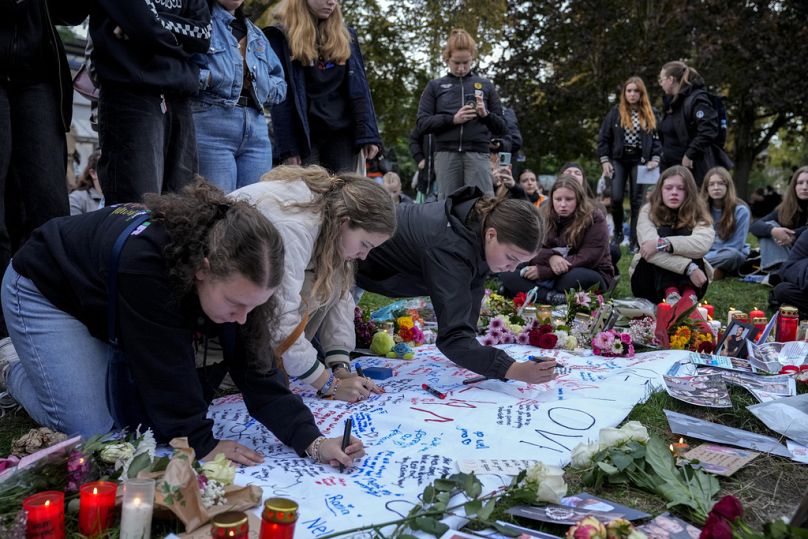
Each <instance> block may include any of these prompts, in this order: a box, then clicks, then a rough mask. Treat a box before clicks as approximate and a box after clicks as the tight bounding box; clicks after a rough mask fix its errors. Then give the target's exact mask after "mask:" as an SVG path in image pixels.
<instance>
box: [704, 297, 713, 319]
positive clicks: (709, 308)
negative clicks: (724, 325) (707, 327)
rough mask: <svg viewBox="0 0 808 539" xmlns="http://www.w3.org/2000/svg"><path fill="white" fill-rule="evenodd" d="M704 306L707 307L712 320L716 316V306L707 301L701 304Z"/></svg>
mask: <svg viewBox="0 0 808 539" xmlns="http://www.w3.org/2000/svg"><path fill="white" fill-rule="evenodd" d="M701 306H702V307H704V308H705V309H707V316H709V317H710V318H709V320H712V319H713V318H714V317H715V307H713V306H712V305H710V304H709V303H707V302H706V301H705V302H704V303H702V304H701Z"/></svg>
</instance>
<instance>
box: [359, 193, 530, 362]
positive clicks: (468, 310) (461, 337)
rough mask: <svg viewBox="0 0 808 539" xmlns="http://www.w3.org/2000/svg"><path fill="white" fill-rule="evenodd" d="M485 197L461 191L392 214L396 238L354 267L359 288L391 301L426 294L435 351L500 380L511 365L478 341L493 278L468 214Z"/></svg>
mask: <svg viewBox="0 0 808 539" xmlns="http://www.w3.org/2000/svg"><path fill="white" fill-rule="evenodd" d="M481 196H482V192H481V191H480V190H479V189H478V188H477V187H470V186H467V187H463V188H462V189H459V190H458V191H455V192H454V193H452V194H451V195H450V196H449V197H448V198H447V199H446V201H445V202H431V203H428V204H404V205H399V206H397V208H396V221H397V227H396V233H395V234H394V235H393V237H392V238H390V239H389V240H388V241H386V242H384V243H383V244H381V245H380V246H379V247H376V248H375V249H373V250H372V251H371V252H370V254H369V255H368V258H367V259H366V260H364V261H362V262H361V263H360V264H359V272H358V275H357V283H358V284H359V286H361V287H362V288H364V289H365V290H368V291H370V292H375V293H377V294H383V295H386V296H391V297H410V296H424V295H428V296H430V297H431V298H432V306H433V307H434V309H435V314H436V316H437V318H438V339H437V345H438V349H440V351H441V352H443V353H444V354H445V355H446V357H448V358H449V359H450V360H452V361H454V362H455V363H457V364H458V365H460V366H461V367H465V368H466V369H469V370H471V371H474V372H476V373H478V374H483V375H485V376H487V377H489V378H504V377H505V372H506V371H507V370H508V368H510V366H511V365H512V364H513V362H514V360H513V359H512V358H511V357H510V356H509V355H508V354H506V353H505V352H503V351H502V350H499V349H497V348H494V347H491V346H483V345H481V344H480V343H479V342H478V341H477V320H478V319H479V317H480V305H481V302H482V299H483V295H484V293H485V277H486V276H487V275H488V273H489V272H490V269H489V268H488V264H487V263H486V261H485V251H484V249H483V234H482V225H481V224H480V222H479V221H478V220H477V219H476V213H475V212H473V211H472V208H473V207H474V204H475V203H476V202H477V201H478V200H479V199H480V197H481Z"/></svg>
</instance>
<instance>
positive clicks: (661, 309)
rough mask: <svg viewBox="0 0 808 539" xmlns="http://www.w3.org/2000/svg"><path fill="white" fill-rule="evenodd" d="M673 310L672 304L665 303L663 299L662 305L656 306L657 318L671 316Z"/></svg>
mask: <svg viewBox="0 0 808 539" xmlns="http://www.w3.org/2000/svg"><path fill="white" fill-rule="evenodd" d="M672 309H673V307H671V305H670V303H668V302H667V301H665V300H664V299H663V300H662V303H660V304H659V305H657V306H656V315H657V318H659V317H660V316H662V315H663V314H670V312H671V310H672Z"/></svg>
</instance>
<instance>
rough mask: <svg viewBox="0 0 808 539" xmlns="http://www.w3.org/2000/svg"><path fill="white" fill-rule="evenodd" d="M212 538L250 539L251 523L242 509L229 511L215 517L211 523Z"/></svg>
mask: <svg viewBox="0 0 808 539" xmlns="http://www.w3.org/2000/svg"><path fill="white" fill-rule="evenodd" d="M210 536H211V538H212V539H248V537H249V536H250V523H249V521H248V520H247V515H246V514H245V513H242V512H241V511H227V512H226V513H220V514H218V515H216V516H215V517H213V520H211V524H210Z"/></svg>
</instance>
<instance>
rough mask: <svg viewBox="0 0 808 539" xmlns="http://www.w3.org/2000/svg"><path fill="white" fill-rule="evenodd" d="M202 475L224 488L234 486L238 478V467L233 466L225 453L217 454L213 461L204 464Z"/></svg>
mask: <svg viewBox="0 0 808 539" xmlns="http://www.w3.org/2000/svg"><path fill="white" fill-rule="evenodd" d="M202 473H203V474H205V477H207V478H208V479H212V480H214V481H218V482H219V483H221V484H222V486H225V487H226V486H227V485H231V484H233V479H234V478H235V477H236V466H235V465H234V464H231V463H230V461H229V460H228V459H227V457H225V456H224V453H217V454H216V456H215V457H214V458H213V460H212V461H208V462H206V463H204V464H202Z"/></svg>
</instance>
